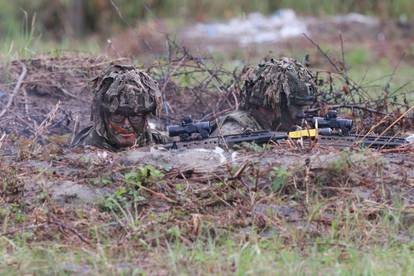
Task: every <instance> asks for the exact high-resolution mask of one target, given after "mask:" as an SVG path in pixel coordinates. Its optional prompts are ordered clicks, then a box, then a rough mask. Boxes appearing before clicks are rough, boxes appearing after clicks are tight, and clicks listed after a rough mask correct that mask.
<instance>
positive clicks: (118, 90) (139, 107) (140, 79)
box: [91, 65, 161, 137]
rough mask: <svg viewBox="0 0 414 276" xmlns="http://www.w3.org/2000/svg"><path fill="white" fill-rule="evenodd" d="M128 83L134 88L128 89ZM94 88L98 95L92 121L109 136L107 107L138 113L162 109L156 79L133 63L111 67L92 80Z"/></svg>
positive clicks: (104, 135) (102, 133)
mask: <svg viewBox="0 0 414 276" xmlns="http://www.w3.org/2000/svg"><path fill="white" fill-rule="evenodd" d="M128 86H132V87H134V90H132V89H128ZM92 88H93V91H94V93H95V96H94V100H93V103H92V110H91V120H92V121H93V122H94V126H95V128H96V131H97V132H98V134H99V135H101V136H103V137H106V131H105V122H104V121H103V118H104V116H103V113H104V109H107V111H109V112H110V113H112V112H115V111H116V110H117V109H118V108H119V107H124V108H126V109H129V110H130V111H131V113H135V114H149V113H152V114H158V113H159V111H160V107H161V92H160V90H159V88H158V84H157V82H156V81H154V80H153V79H152V78H151V77H150V76H149V75H148V74H147V73H145V72H144V71H142V70H138V69H136V68H135V67H134V66H131V65H113V66H111V67H110V68H109V69H108V70H107V71H106V73H105V74H104V75H103V76H101V77H98V78H96V79H95V80H94V81H93V85H92Z"/></svg>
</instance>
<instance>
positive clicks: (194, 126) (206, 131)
mask: <svg viewBox="0 0 414 276" xmlns="http://www.w3.org/2000/svg"><path fill="white" fill-rule="evenodd" d="M210 129H211V128H210V122H208V121H201V122H196V123H194V122H193V120H191V118H186V119H184V120H183V121H182V122H181V124H179V125H169V126H167V132H168V136H170V137H176V136H179V137H180V138H181V139H182V140H183V139H188V138H189V137H190V136H191V135H192V134H193V133H199V134H200V135H201V137H202V138H204V139H205V138H208V136H209V135H210Z"/></svg>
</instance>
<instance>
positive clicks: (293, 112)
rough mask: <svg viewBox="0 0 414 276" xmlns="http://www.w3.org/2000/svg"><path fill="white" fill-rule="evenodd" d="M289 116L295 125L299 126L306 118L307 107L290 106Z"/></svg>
mask: <svg viewBox="0 0 414 276" xmlns="http://www.w3.org/2000/svg"><path fill="white" fill-rule="evenodd" d="M288 110H289V114H290V116H291V118H292V120H293V123H294V124H299V123H300V122H301V120H302V118H303V117H304V116H305V112H304V110H306V106H304V105H301V106H299V105H289V106H288Z"/></svg>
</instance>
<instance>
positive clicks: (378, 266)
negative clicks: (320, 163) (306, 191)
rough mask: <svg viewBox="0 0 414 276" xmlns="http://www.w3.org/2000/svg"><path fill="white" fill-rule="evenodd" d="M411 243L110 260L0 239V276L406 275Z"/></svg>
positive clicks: (253, 248) (163, 252)
mask: <svg viewBox="0 0 414 276" xmlns="http://www.w3.org/2000/svg"><path fill="white" fill-rule="evenodd" d="M413 250H414V243H412V242H411V243H407V244H399V245H392V246H387V245H385V246H370V247H365V248H363V249H361V248H358V246H355V245H352V244H348V243H346V242H341V241H333V242H331V241H330V240H318V241H315V242H314V243H311V244H308V245H307V246H306V248H305V249H304V250H300V248H298V247H287V246H285V245H284V244H283V242H282V241H280V240H279V239H272V238H268V239H252V240H251V241H247V242H246V241H244V242H240V241H236V240H234V239H226V240H224V241H222V242H220V244H217V243H216V242H214V241H211V240H210V241H208V242H207V243H204V242H196V243H195V244H192V245H191V246H186V245H184V244H182V243H173V244H168V245H167V246H165V247H158V248H151V250H147V251H142V250H139V251H137V250H134V248H130V247H128V246H125V247H124V249H123V250H122V251H121V252H118V254H117V256H113V254H114V252H111V250H110V246H107V245H105V244H99V245H98V249H89V248H83V249H81V248H71V247H68V246H65V245H59V244H55V243H53V244H52V243H49V244H48V243H46V244H45V243H41V244H37V243H34V244H31V245H30V246H28V245H25V244H18V243H17V244H16V243H15V242H13V241H11V240H8V239H5V238H2V239H0V253H1V254H2V258H1V259H0V273H1V274H6V275H21V274H59V275H61V274H67V273H75V274H76V273H80V272H87V273H89V274H103V275H114V274H118V275H119V274H123V275H131V274H133V275H138V274H140V273H145V272H146V273H148V274H154V273H155V274H157V271H158V272H162V271H168V272H169V273H173V274H180V275H195V274H196V275H200V274H201V275H207V274H236V275H257V274H260V275H275V274H277V275H282V274H283V275H321V274H323V275H327V274H329V275H332V274H334V275H390V274H392V275H412V274H413V273H414V253H413ZM119 253H120V254H119Z"/></svg>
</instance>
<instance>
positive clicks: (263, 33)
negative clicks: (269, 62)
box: [188, 9, 307, 46]
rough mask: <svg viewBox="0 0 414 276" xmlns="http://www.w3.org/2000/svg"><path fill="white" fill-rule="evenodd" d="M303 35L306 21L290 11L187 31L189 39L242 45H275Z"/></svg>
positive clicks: (253, 16) (209, 24) (259, 15)
mask: <svg viewBox="0 0 414 276" xmlns="http://www.w3.org/2000/svg"><path fill="white" fill-rule="evenodd" d="M303 33H307V27H306V22H305V21H304V20H302V19H300V18H298V17H297V16H296V14H295V12H294V11H293V10H290V9H283V10H278V11H277V12H275V13H274V14H273V15H271V16H264V15H262V14H260V13H251V14H248V15H247V16H246V17H237V18H233V19H231V20H230V21H228V22H223V23H207V24H197V25H196V26H195V27H193V28H191V29H190V30H189V31H188V35H189V36H190V37H208V38H210V39H212V38H217V39H220V38H229V39H236V40H238V42H239V44H241V45H242V46H244V45H247V44H253V43H265V42H278V41H281V40H284V39H286V38H291V37H296V36H300V35H302V34H303Z"/></svg>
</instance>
